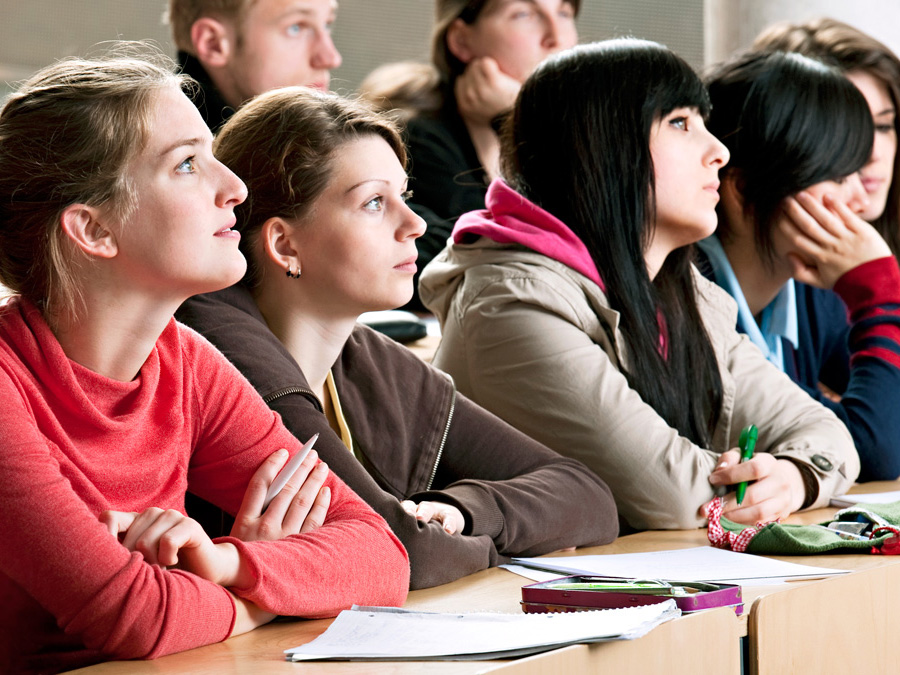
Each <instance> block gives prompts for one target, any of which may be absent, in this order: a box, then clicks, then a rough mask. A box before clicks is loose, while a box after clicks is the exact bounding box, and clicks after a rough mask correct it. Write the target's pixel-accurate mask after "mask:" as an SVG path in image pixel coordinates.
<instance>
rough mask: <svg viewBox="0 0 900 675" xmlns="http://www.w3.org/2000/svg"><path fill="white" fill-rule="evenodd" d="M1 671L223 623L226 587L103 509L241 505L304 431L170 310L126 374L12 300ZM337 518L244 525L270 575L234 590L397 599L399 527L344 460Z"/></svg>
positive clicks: (0, 316) (181, 644)
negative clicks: (144, 549) (265, 537)
mask: <svg viewBox="0 0 900 675" xmlns="http://www.w3.org/2000/svg"><path fill="white" fill-rule="evenodd" d="M0 402H2V403H0V438H2V439H3V441H2V447H0V672H12V671H16V672H18V671H22V670H28V671H42V672H46V671H58V670H63V669H69V668H75V667H78V666H83V665H87V664H90V663H94V662H97V661H102V660H106V659H111V658H116V659H130V658H153V657H156V656H161V655H163V654H167V653H170V652H176V651H179V650H183V649H188V648H191V647H197V646H199V645H204V644H208V643H211V642H216V641H219V640H223V639H225V638H226V637H227V636H228V635H229V633H230V631H231V628H232V625H233V621H234V606H233V603H232V601H231V599H230V598H229V596H228V594H227V593H226V592H225V590H224V589H223V588H222V587H220V586H218V585H216V584H214V583H211V582H208V581H205V580H204V579H201V578H199V577H197V576H195V575H193V574H190V573H188V572H182V571H177V570H162V569H160V568H159V567H155V566H151V565H149V564H147V563H146V562H144V558H143V556H142V555H141V554H140V553H136V552H129V551H128V550H126V549H125V548H124V547H123V546H122V545H121V544H119V542H118V541H117V540H116V539H115V538H113V537H111V536H110V535H109V533H108V532H107V531H106V529H105V528H104V526H102V525H101V524H100V523H99V521H98V520H97V516H98V514H99V513H100V512H101V511H103V510H105V509H115V510H119V511H143V510H144V509H146V508H148V507H150V506H157V507H160V508H163V509H166V508H171V509H177V510H179V511H182V512H184V494H185V491H186V490H187V489H188V487H190V490H191V491H192V492H194V493H196V494H197V495H199V496H200V497H203V498H204V499H206V500H208V501H210V502H213V503H214V504H217V505H218V506H220V507H222V508H224V509H225V510H227V511H229V512H231V513H235V512H236V511H237V509H238V508H239V506H240V503H241V499H242V497H243V495H244V490H245V487H246V485H247V482H248V480H249V478H250V476H251V475H252V474H253V472H254V471H255V470H256V468H257V467H258V466H259V465H260V463H261V462H262V461H263V459H264V458H266V457H267V456H268V455H269V454H270V453H271V452H273V451H274V450H277V449H278V448H281V447H284V448H287V449H288V450H289V451H290V452H291V454H293V453H294V452H296V450H297V449H298V448H299V445H300V444H299V443H298V441H297V440H296V439H295V438H294V437H293V436H291V435H290V434H289V433H288V432H287V431H286V430H285V428H284V426H283V425H282V424H281V420H280V418H279V417H278V415H277V414H275V413H273V412H271V411H270V410H269V409H268V407H267V406H266V405H265V403H263V401H262V400H261V399H260V398H259V396H258V395H257V394H256V392H255V391H254V390H253V388H252V387H251V386H250V385H249V384H248V383H247V381H246V380H245V379H244V378H243V377H242V376H241V375H240V374H239V373H238V372H237V370H235V369H234V368H233V367H232V366H231V364H229V363H228V362H227V361H226V360H225V358H224V357H222V356H221V355H220V354H219V353H218V352H217V351H215V349H214V348H213V347H212V346H211V345H209V343H207V342H206V341H205V340H204V339H203V338H201V337H200V336H199V335H197V334H196V333H194V332H193V331H191V330H190V329H188V328H186V327H184V326H182V325H181V324H178V323H176V322H175V321H174V320H173V321H171V322H170V323H169V325H168V326H167V327H166V329H165V331H164V332H163V334H162V335H161V336H160V338H159V340H158V341H157V343H156V346H155V347H154V349H153V352H152V353H151V354H150V356H149V358H148V359H147V361H146V363H145V364H144V365H143V367H142V368H141V371H140V373H139V374H138V376H137V377H136V378H135V379H134V380H133V381H131V382H118V381H115V380H111V379H109V378H106V377H103V376H101V375H98V374H97V373H94V372H92V371H90V370H88V369H86V368H84V367H82V366H80V365H78V364H77V363H74V362H73V361H70V360H69V359H68V358H67V357H66V355H65V354H64V353H63V351H62V348H61V347H60V345H59V343H58V342H57V341H56V339H55V337H54V336H53V334H52V332H51V331H50V329H49V327H48V326H47V324H46V323H45V322H44V320H43V318H42V317H41V314H40V312H39V311H38V310H37V309H36V308H35V307H34V306H33V305H31V304H30V303H28V302H25V301H21V300H13V301H12V302H11V303H10V304H9V305H7V306H6V307H3V308H0ZM327 484H328V485H329V486H330V487H331V491H332V498H331V507H330V508H329V511H328V516H327V518H326V521H325V524H324V525H323V526H322V527H321V528H319V529H318V530H316V531H315V532H312V533H309V534H301V535H295V536H291V537H288V538H286V539H282V540H279V541H274V542H248V543H244V542H241V541H239V540H236V539H233V538H231V537H227V538H224V539H222V540H218V541H230V542H232V543H234V544H235V545H236V546H237V547H238V548H239V549H240V552H241V554H242V555H243V556H244V557H245V559H246V560H248V561H249V562H250V565H251V569H252V570H253V572H254V574H255V577H256V583H255V584H254V585H253V586H252V587H250V588H232V589H230V590H231V591H232V592H234V593H235V594H237V595H239V596H241V597H243V598H246V599H248V600H250V601H252V602H254V603H256V604H257V605H258V606H260V607H262V608H264V609H266V610H269V611H271V612H274V613H277V614H287V615H295V616H306V617H322V616H331V615H334V614H336V613H337V612H339V611H340V610H341V609H343V608H346V607H348V606H350V605H351V604H353V603H358V604H364V605H368V604H372V605H399V604H401V603H402V602H403V600H404V598H405V597H406V591H407V588H408V583H409V565H408V561H407V558H406V552H405V551H404V549H403V547H402V545H401V544H400V542H399V541H398V540H397V539H396V538H395V537H394V535H393V534H392V533H391V532H390V530H389V529H388V527H387V525H386V524H385V522H384V520H382V518H381V517H380V516H378V515H376V514H375V513H374V512H373V511H372V510H371V509H370V508H369V507H368V506H367V505H366V504H365V503H363V502H362V501H361V500H360V499H359V498H358V497H357V496H356V495H355V494H354V493H353V492H352V491H350V490H349V489H348V488H347V487H346V486H345V485H344V484H343V483H342V482H341V481H340V479H338V478H337V477H335V476H334V475H333V474H332V475H331V476H329V479H328V482H327Z"/></svg>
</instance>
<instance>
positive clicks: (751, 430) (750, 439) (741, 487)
mask: <svg viewBox="0 0 900 675" xmlns="http://www.w3.org/2000/svg"><path fill="white" fill-rule="evenodd" d="M758 436H759V430H758V429H757V428H756V425H755V424H751V425H749V426H746V427H744V428H743V429H741V436H740V438H739V439H738V447H739V448H740V449H741V464H743V463H744V462H746V461H747V460H748V459H750V458H751V457H753V451H754V450H755V449H756V439H757V438H758ZM746 491H747V481H744V482H743V483H738V486H737V503H738V506H740V505H741V502H743V501H744V493H745V492H746Z"/></svg>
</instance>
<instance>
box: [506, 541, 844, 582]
mask: <svg viewBox="0 0 900 675" xmlns="http://www.w3.org/2000/svg"><path fill="white" fill-rule="evenodd" d="M513 562H514V563H517V564H519V565H524V566H526V567H533V568H536V569H541V570H548V571H551V572H556V573H559V574H560V575H570V574H582V575H593V576H604V577H623V578H634V579H671V580H677V581H711V582H724V583H735V584H740V585H742V586H753V585H758V584H765V583H771V582H772V581H782V580H791V581H794V580H799V579H820V578H822V577H827V576H832V575H835V574H846V573H847V570H836V569H830V568H826V567H813V566H811V565H798V564H796V563H789V562H782V561H780V560H773V559H772V558H764V557H762V556H758V555H751V554H749V553H735V552H734V551H726V550H723V549H720V548H713V547H712V546H698V547H696V548H683V549H677V550H674V551H652V552H650V553H622V554H614V555H583V556H571V557H565V558H513Z"/></svg>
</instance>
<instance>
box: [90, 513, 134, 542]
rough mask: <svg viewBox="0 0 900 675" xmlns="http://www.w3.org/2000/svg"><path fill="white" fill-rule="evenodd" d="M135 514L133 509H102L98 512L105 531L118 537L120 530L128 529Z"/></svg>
mask: <svg viewBox="0 0 900 675" xmlns="http://www.w3.org/2000/svg"><path fill="white" fill-rule="evenodd" d="M137 515H138V514H137V513H135V512H133V511H131V512H125V511H104V512H103V513H101V514H100V516H99V519H100V522H101V523H103V525H105V526H106V529H107V531H108V532H109V533H110V534H111V535H112V536H114V537H115V538H116V539H118V538H119V535H120V534H121V533H122V532H127V531H128V528H129V527H131V524H132V523H133V522H134V519H135V518H137Z"/></svg>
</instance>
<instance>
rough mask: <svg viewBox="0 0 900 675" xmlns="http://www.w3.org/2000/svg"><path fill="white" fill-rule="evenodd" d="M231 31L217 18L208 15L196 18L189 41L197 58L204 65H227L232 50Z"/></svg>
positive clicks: (216, 66)
mask: <svg viewBox="0 0 900 675" xmlns="http://www.w3.org/2000/svg"><path fill="white" fill-rule="evenodd" d="M232 32H233V31H230V30H229V29H228V26H227V25H226V24H224V23H223V22H221V21H219V20H217V19H213V18H211V17H208V16H204V17H201V18H199V19H197V20H196V21H195V22H194V24H193V25H192V26H191V42H192V43H193V44H194V53H195V54H196V56H197V60H198V61H200V63H201V64H203V66H204V67H212V68H222V67H224V66H227V65H228V62H229V60H230V59H231V57H232V51H233V44H232V42H233V40H232V37H231V34H232Z"/></svg>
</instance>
